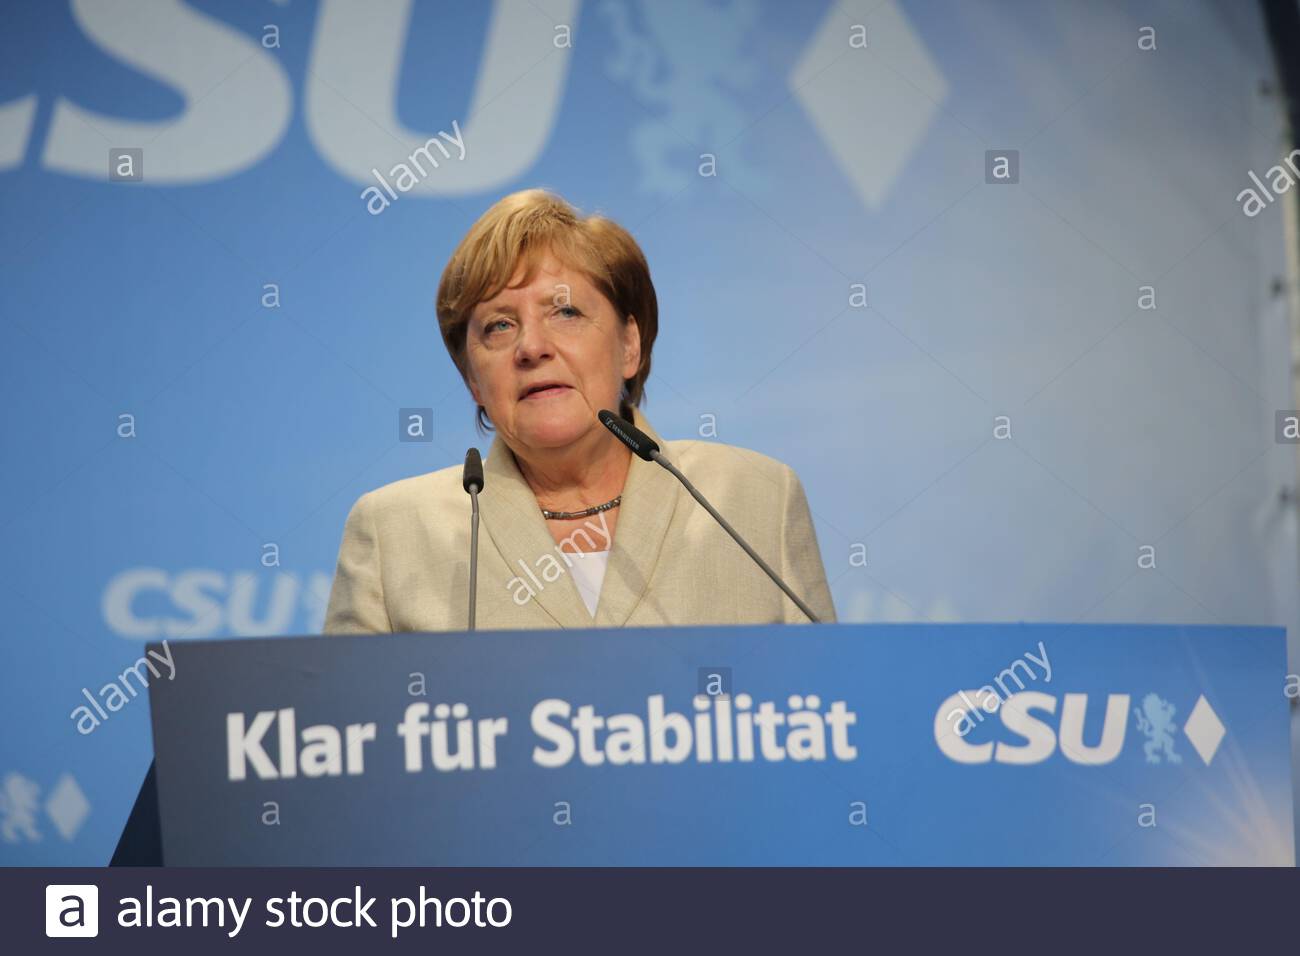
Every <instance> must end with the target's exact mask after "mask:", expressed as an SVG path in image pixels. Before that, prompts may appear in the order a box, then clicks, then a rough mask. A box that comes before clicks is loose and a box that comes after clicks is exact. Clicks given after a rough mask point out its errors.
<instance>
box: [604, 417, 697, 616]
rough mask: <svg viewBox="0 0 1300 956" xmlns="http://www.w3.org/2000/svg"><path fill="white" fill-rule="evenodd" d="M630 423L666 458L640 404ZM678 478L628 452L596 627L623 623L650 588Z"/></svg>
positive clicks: (670, 518) (671, 511) (675, 500)
mask: <svg viewBox="0 0 1300 956" xmlns="http://www.w3.org/2000/svg"><path fill="white" fill-rule="evenodd" d="M632 418H633V422H632V423H633V424H634V425H636V427H637V428H639V429H641V430H642V431H643V432H645V433H646V434H647V435H649V436H650V437H651V438H652V439H654V441H655V443H656V444H657V445H658V446H659V449H660V453H661V454H662V455H663V457H665V458H667V459H668V460H669V461H671V460H672V457H671V456H670V455H669V454H668V450H667V448H666V447H665V444H664V440H663V439H662V438H660V437H659V435H658V433H657V432H655V430H654V429H653V428H651V427H650V423H649V422H648V421H646V418H645V416H644V415H642V414H641V410H640V409H639V408H634V409H632ZM677 490H678V485H677V479H676V478H674V477H673V476H672V475H671V474H669V473H668V471H667V469H665V468H664V467H663V466H661V465H658V464H656V463H655V462H652V461H643V460H642V459H640V458H638V457H637V456H636V455H633V456H632V464H631V465H630V466H629V467H628V473H627V481H626V482H624V484H623V501H622V503H620V504H619V506H618V524H617V525H615V527H614V542H613V544H612V545H611V548H610V553H609V564H608V566H607V567H606V569H605V580H604V583H603V584H601V587H600V603H599V604H597V605H596V623H595V626H596V627H622V626H623V625H624V624H625V623H626V622H627V619H628V618H629V617H631V615H632V611H633V610H634V609H635V608H636V606H637V604H638V603H640V601H641V598H642V597H643V596H644V595H645V592H646V589H647V588H648V587H649V586H650V578H651V575H652V574H653V573H654V569H655V566H656V565H657V564H658V563H659V555H660V553H661V552H662V551H663V544H664V538H665V537H666V536H667V534H668V526H669V524H670V523H671V522H672V520H673V513H674V512H675V511H676V509H677V498H678V494H677Z"/></svg>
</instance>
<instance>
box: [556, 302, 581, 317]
mask: <svg viewBox="0 0 1300 956" xmlns="http://www.w3.org/2000/svg"><path fill="white" fill-rule="evenodd" d="M559 312H560V314H561V315H563V316H564V317H565V318H570V319H572V318H576V317H577V316H579V315H582V313H581V312H579V311H578V310H577V309H575V308H574V307H573V306H571V305H562V306H560V309H559Z"/></svg>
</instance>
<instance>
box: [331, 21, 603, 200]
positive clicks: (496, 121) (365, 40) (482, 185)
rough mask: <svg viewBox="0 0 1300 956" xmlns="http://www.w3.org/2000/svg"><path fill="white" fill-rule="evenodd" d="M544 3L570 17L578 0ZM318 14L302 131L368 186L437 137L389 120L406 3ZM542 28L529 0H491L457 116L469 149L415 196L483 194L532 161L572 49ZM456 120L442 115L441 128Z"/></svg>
mask: <svg viewBox="0 0 1300 956" xmlns="http://www.w3.org/2000/svg"><path fill="white" fill-rule="evenodd" d="M547 9H548V10H549V11H550V14H551V16H552V17H553V18H554V19H555V21H556V22H558V23H573V22H574V21H575V19H576V15H577V11H578V0H567V2H553V3H550V4H547ZM319 16H320V22H319V23H318V25H317V28H316V39H315V42H314V44H313V47H312V56H311V66H310V68H309V69H308V74H307V94H306V105H305V109H306V114H307V130H308V132H309V133H310V135H311V137H312V139H313V140H314V141H315V143H316V148H317V150H318V151H319V152H320V154H321V156H322V157H323V158H324V159H325V161H326V162H327V163H329V164H330V165H331V166H332V167H334V169H335V170H336V171H337V172H338V173H340V174H341V175H343V176H346V177H347V178H348V179H350V180H352V181H353V182H356V183H365V184H367V185H374V182H375V179H374V175H373V173H372V172H371V171H372V170H373V169H376V168H378V169H379V170H380V171H381V172H383V171H387V170H388V169H390V168H391V167H392V166H393V165H395V164H396V163H398V162H401V161H403V160H405V159H406V158H407V157H408V156H409V155H410V154H411V153H413V152H415V151H416V150H417V149H420V148H421V147H423V146H424V145H425V144H426V143H427V142H428V140H429V139H430V138H431V137H433V136H435V135H436V134H435V133H433V132H429V133H428V134H427V135H426V134H425V133H419V132H416V131H414V130H411V129H407V128H406V127H404V126H402V124H401V122H400V121H399V120H398V118H397V83H398V76H399V74H400V72H401V71H400V67H401V62H402V52H403V47H404V46H405V45H406V32H407V27H408V25H409V23H410V19H411V3H410V0H370V2H367V3H356V2H354V0H324V2H323V3H322V5H321V10H320V14H319ZM543 26H544V27H545V29H541V27H543ZM550 26H551V25H550V24H548V23H547V22H546V21H545V19H544V18H540V17H539V14H538V8H537V7H536V6H534V5H533V4H532V3H530V2H528V0H495V2H494V3H493V5H492V14H491V19H490V22H489V24H488V30H487V40H486V45H485V52H484V54H483V61H482V66H481V67H480V69H479V73H478V77H477V79H476V80H475V83H474V93H473V98H472V100H471V102H470V106H469V112H468V113H467V114H461V115H462V116H465V117H467V119H466V120H465V122H462V123H460V126H461V127H462V131H463V138H464V142H465V148H466V152H467V153H469V152H470V151H472V152H473V156H472V157H470V158H469V161H467V162H443V163H442V165H441V167H440V168H439V169H438V171H437V172H436V173H434V174H432V175H430V176H428V177H427V178H425V179H423V180H421V182H420V183H419V185H418V186H416V187H414V188H413V189H412V190H411V192H412V193H413V194H416V195H419V194H423V195H425V196H436V195H446V196H454V195H460V194H465V193H473V192H481V191H483V190H486V189H491V188H492V187H494V186H496V185H499V184H500V183H503V182H508V181H509V180H511V179H513V178H515V177H516V176H518V175H520V174H521V173H523V172H524V171H525V170H527V169H528V168H529V167H531V166H532V164H533V162H534V161H535V160H536V159H537V156H538V155H539V154H540V153H541V151H542V147H543V146H545V145H546V140H547V137H548V136H549V135H550V132H551V128H552V127H553V126H554V123H555V117H556V114H557V112H558V110H559V104H560V94H561V91H562V89H563V87H564V81H565V76H566V72H567V70H568V65H569V53H570V50H569V49H567V48H557V47H556V46H555V45H554V44H553V43H552V42H551V29H550ZM539 37H540V38H541V39H540V40H539V39H538V38H539ZM525 74H527V75H526V77H525ZM455 118H456V116H455V115H451V114H449V115H448V116H447V117H446V119H445V124H446V125H444V126H443V128H444V129H446V128H448V127H449V125H450V123H451V121H452V119H455ZM452 156H453V157H456V156H457V154H456V153H455V152H454V151H453V152H452Z"/></svg>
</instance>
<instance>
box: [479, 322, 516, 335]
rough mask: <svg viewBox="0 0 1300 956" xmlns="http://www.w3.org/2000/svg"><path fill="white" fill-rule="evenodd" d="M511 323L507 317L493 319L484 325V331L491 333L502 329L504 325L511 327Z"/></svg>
mask: <svg viewBox="0 0 1300 956" xmlns="http://www.w3.org/2000/svg"><path fill="white" fill-rule="evenodd" d="M509 325H510V322H509V321H508V320H506V319H493V320H492V321H491V322H489V323H488V324H487V325H485V326H484V327H483V331H484V332H486V333H487V334H488V335H491V334H492V333H493V332H498V331H500V330H501V328H502V326H506V327H509Z"/></svg>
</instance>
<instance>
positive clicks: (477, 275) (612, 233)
mask: <svg viewBox="0 0 1300 956" xmlns="http://www.w3.org/2000/svg"><path fill="white" fill-rule="evenodd" d="M547 251H550V252H552V253H553V254H554V255H555V257H556V258H557V259H559V260H560V261H561V262H562V263H563V264H564V265H566V266H568V267H569V268H571V269H576V270H578V271H579V272H582V273H583V274H584V275H585V276H586V277H587V279H588V280H589V281H590V282H591V283H592V284H593V285H594V286H595V287H596V288H597V289H598V290H599V291H600V293H601V294H602V295H604V297H605V298H606V299H608V300H609V302H610V304H611V305H613V307H614V310H615V311H616V312H617V313H618V315H619V317H620V318H621V319H622V320H623V321H624V322H626V321H627V316H629V315H632V316H635V318H636V321H637V329H638V331H639V333H640V338H641V364H640V366H639V367H638V368H637V370H636V373H635V374H634V375H633V376H632V377H631V378H628V379H624V380H623V396H622V398H621V400H620V402H619V414H621V415H623V417H625V418H627V419H629V420H631V418H632V411H631V409H632V406H639V405H640V404H641V400H642V398H643V397H644V395H645V383H646V379H648V378H649V377H650V352H651V350H652V349H653V348H654V341H655V336H656V335H657V334H658V331H659V302H658V299H657V298H656V296H655V287H654V283H653V282H651V281H650V267H649V265H648V264H647V263H646V258H645V254H644V253H643V252H642V251H641V247H640V246H639V245H637V242H636V240H635V239H633V238H632V235H631V234H630V233H629V232H628V231H627V230H626V229H624V228H623V227H622V226H620V225H619V224H618V223H616V222H614V221H613V220H611V219H606V218H605V217H604V216H599V215H590V216H583V215H582V214H581V213H579V212H578V210H577V209H575V208H574V207H573V206H571V205H570V204H569V203H568V202H567V201H565V200H564V199H563V198H561V197H560V196H558V195H556V194H554V193H552V192H548V191H547V190H545V189H525V190H521V191H519V192H515V193H511V194H510V195H508V196H505V197H503V198H502V199H499V200H498V201H497V202H496V203H495V204H493V206H492V207H491V208H490V209H488V211H487V212H485V213H483V215H482V216H480V217H479V219H478V221H477V222H475V223H474V225H473V226H471V227H470V230H469V232H468V233H466V234H465V238H463V239H462V240H461V241H460V245H458V246H457V247H456V251H455V252H453V253H452V255H451V259H450V261H448V263H447V267H446V268H445V269H444V270H443V273H442V281H441V282H439V283H438V299H437V311H438V327H439V329H440V330H441V331H442V341H443V344H444V345H446V346H447V352H448V353H449V354H450V355H451V360H452V361H453V362H454V363H455V364H456V370H457V371H459V372H460V377H461V380H462V381H464V382H465V385H466V387H468V386H469V377H468V370H469V369H468V355H467V349H466V334H467V331H468V329H469V320H470V316H471V315H472V314H473V312H474V307H475V306H476V305H478V304H479V303H480V302H483V301H485V300H487V299H490V298H492V297H493V296H495V295H497V294H498V293H499V292H500V291H501V290H502V289H504V288H505V287H506V283H508V282H509V281H510V279H511V277H512V276H513V275H514V274H515V272H516V270H517V269H518V268H519V267H520V265H521V264H522V265H523V266H524V268H525V277H524V281H525V282H529V281H531V280H532V278H533V276H534V275H535V273H536V271H537V268H538V266H539V265H540V263H541V258H542V256H543V255H544V254H545V253H546V252H547ZM477 420H478V427H479V430H480V431H484V430H485V429H488V428H491V427H492V426H491V424H490V423H489V420H488V418H487V416H486V410H485V409H484V408H483V406H482V405H480V406H478V413H477Z"/></svg>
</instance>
